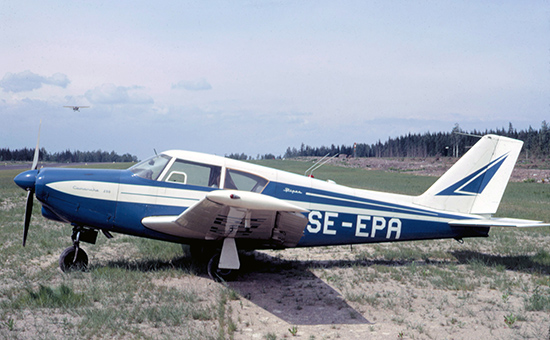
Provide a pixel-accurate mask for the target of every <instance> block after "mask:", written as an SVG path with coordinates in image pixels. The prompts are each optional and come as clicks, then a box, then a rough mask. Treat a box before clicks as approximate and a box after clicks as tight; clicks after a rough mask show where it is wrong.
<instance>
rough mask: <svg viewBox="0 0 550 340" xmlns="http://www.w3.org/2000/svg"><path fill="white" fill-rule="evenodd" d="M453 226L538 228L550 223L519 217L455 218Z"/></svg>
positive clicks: (450, 223)
mask: <svg viewBox="0 0 550 340" xmlns="http://www.w3.org/2000/svg"><path fill="white" fill-rule="evenodd" d="M449 225H450V226H451V227H472V228H475V227H508V228H536V227H548V226H550V223H544V222H542V221H534V220H524V219H517V218H491V219H479V220H454V221H450V222H449Z"/></svg>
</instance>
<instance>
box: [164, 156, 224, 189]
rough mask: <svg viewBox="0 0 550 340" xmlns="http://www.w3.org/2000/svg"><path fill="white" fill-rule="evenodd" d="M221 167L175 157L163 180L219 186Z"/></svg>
mask: <svg viewBox="0 0 550 340" xmlns="http://www.w3.org/2000/svg"><path fill="white" fill-rule="evenodd" d="M220 174H221V167H219V166H214V165H209V164H201V163H195V162H189V161H184V160H182V159H177V160H176V161H175V162H174V164H172V166H171V167H170V169H169V170H168V172H167V174H166V178H165V179H164V181H166V182H176V183H181V184H189V185H199V186H203V187H211V188H219V187H220Z"/></svg>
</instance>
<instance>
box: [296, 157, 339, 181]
mask: <svg viewBox="0 0 550 340" xmlns="http://www.w3.org/2000/svg"><path fill="white" fill-rule="evenodd" d="M328 155H330V152H329V153H327V154H326V155H325V156H323V158H321V159H320V160H318V161H317V162H315V164H313V165H312V166H310V167H309V168H308V169H307V170H306V172H304V175H305V176H306V177H313V171H315V170H317V169H319V168H320V167H322V166H323V165H325V164H327V162H329V161H330V160H331V159H333V158H334V157H336V156H338V155H339V154H338V153H337V154H336V155H334V156H332V157H330V158H328V159H326V158H327V157H328ZM323 160H324V161H323ZM308 172H309V175H308V174H307V173H308Z"/></svg>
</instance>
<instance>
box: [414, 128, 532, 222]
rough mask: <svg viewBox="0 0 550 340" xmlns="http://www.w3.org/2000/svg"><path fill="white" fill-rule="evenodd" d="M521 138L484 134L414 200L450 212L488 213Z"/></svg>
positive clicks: (506, 177)
mask: <svg viewBox="0 0 550 340" xmlns="http://www.w3.org/2000/svg"><path fill="white" fill-rule="evenodd" d="M522 145H523V142H522V141H519V140H516V139H511V138H507V137H502V136H496V135H486V136H484V137H483V138H481V140H479V141H478V142H477V143H476V144H475V145H474V146H473V147H472V148H471V149H470V150H469V151H468V152H467V153H466V154H465V155H464V156H463V157H462V158H461V159H459V160H458V162H456V164H455V165H453V166H452V167H451V168H450V169H449V171H447V172H446V173H445V174H443V176H441V178H440V179H438V180H437V182H435V183H434V184H433V185H432V186H431V187H430V188H429V189H428V190H427V191H426V192H425V193H423V194H422V195H420V196H418V197H416V198H415V203H417V204H420V205H423V206H426V207H430V208H434V209H442V210H446V211H451V212H459V213H468V214H480V215H492V214H494V213H495V212H496V211H497V208H498V206H499V204H500V200H501V199H502V195H503V194H504V190H505V189H506V185H507V184H508V180H509V179H510V175H511V174H512V170H513V169H514V165H515V164H516V161H517V159H518V156H519V152H520V151H521V147H522Z"/></svg>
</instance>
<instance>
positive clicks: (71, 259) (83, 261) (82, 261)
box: [59, 246, 88, 272]
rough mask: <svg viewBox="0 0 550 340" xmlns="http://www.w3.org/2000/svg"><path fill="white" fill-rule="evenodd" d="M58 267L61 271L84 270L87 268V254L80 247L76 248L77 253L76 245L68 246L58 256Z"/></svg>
mask: <svg viewBox="0 0 550 340" xmlns="http://www.w3.org/2000/svg"><path fill="white" fill-rule="evenodd" d="M75 254H76V258H75ZM59 268H61V270H62V271H63V272H70V271H84V270H86V268H88V255H87V254H86V252H85V251H84V250H83V249H82V248H78V253H77V252H76V247H75V246H70V247H68V248H67V249H65V250H63V252H62V253H61V256H59Z"/></svg>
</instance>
